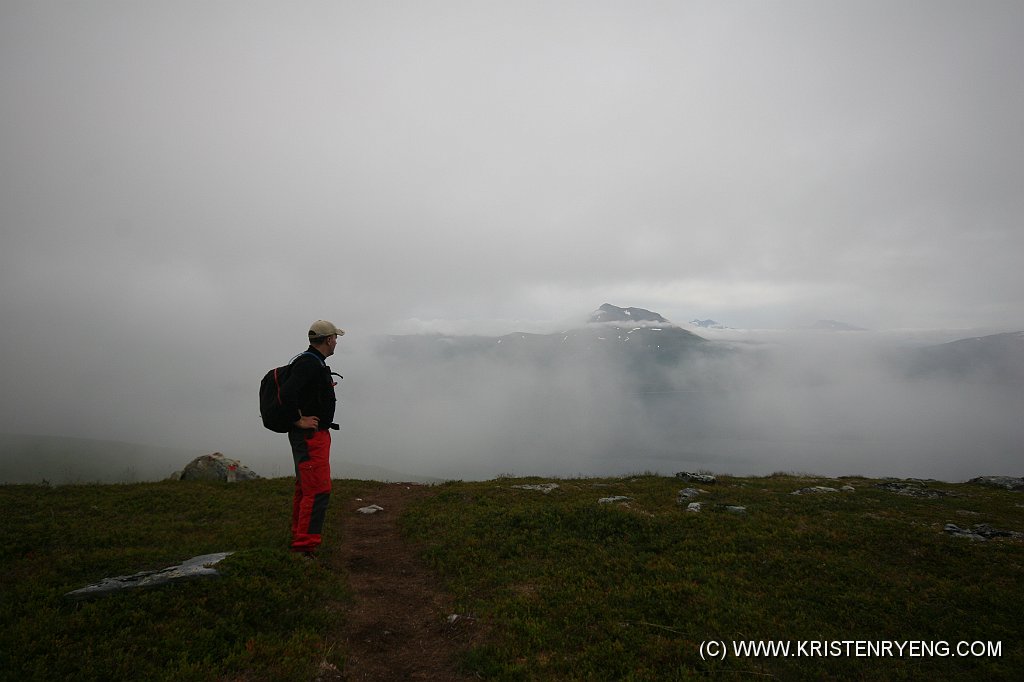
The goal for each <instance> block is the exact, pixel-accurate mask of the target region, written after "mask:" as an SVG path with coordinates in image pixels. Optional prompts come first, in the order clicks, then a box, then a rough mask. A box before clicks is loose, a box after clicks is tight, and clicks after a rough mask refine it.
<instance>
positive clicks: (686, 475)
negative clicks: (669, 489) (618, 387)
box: [676, 471, 718, 485]
mask: <svg viewBox="0 0 1024 682" xmlns="http://www.w3.org/2000/svg"><path fill="white" fill-rule="evenodd" d="M676 478H681V479H683V480H684V481H692V482H694V483H706V484H708V485H711V484H712V483H716V482H717V481H718V479H716V478H715V477H714V476H713V475H711V474H695V473H692V472H689V471H680V472H679V473H677V474H676Z"/></svg>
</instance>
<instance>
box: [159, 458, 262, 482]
mask: <svg viewBox="0 0 1024 682" xmlns="http://www.w3.org/2000/svg"><path fill="white" fill-rule="evenodd" d="M171 478H173V479H174V480H177V481H227V482H228V483H234V482H236V481H252V480H255V479H257V478H261V476H260V475H259V474H257V473H256V472H255V471H253V470H252V469H249V468H248V467H246V466H244V465H242V464H241V463H239V461H238V460H237V459H231V458H230V457H225V456H224V455H222V454H221V453H219V452H214V453H213V454H209V455H202V456H201V457H196V458H195V459H194V460H192V461H191V462H189V463H188V464H187V465H186V466H185V468H184V469H182V470H181V471H179V472H177V473H175V474H174V475H173V476H171Z"/></svg>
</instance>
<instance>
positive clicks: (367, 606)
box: [333, 483, 479, 681]
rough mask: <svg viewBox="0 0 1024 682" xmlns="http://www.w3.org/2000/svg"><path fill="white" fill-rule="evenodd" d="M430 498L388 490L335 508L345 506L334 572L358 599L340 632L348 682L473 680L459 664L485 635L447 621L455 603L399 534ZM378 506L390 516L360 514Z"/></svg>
mask: <svg viewBox="0 0 1024 682" xmlns="http://www.w3.org/2000/svg"><path fill="white" fill-rule="evenodd" d="M430 494H432V491H431V489H430V488H428V487H427V486H422V485H417V484H413V483H389V484H387V485H384V486H382V487H380V488H374V489H369V490H367V491H364V492H363V493H361V494H360V495H359V497H360V499H347V500H336V501H334V504H343V505H345V511H344V527H343V528H342V533H341V535H342V537H341V547H340V551H339V552H338V553H337V554H336V555H335V556H334V557H333V562H334V563H335V566H334V568H337V569H338V570H341V571H344V572H346V573H347V574H348V576H349V584H350V586H351V588H352V591H353V598H354V603H353V604H352V605H351V606H349V607H347V609H346V619H345V620H346V626H345V629H344V631H343V632H342V633H341V640H342V641H341V646H342V647H343V650H344V651H345V653H346V658H347V660H346V664H345V669H344V670H343V671H341V673H342V679H345V680H375V681H376V680H439V681H446V680H468V679H473V678H469V677H466V676H461V675H459V674H458V673H457V671H456V669H455V664H454V660H455V657H456V655H457V654H458V653H459V652H460V651H462V650H464V649H465V648H467V647H468V646H469V645H470V643H471V641H472V638H473V637H475V636H477V635H478V634H479V633H477V632H475V630H476V628H475V627H474V622H473V621H471V620H466V619H461V618H460V619H458V620H456V621H455V622H454V623H449V622H448V616H450V615H452V614H454V613H455V611H454V606H453V605H452V601H451V598H450V597H449V596H448V595H446V594H445V593H444V592H443V591H442V590H441V587H440V585H439V584H438V581H437V580H436V578H435V576H434V575H433V574H432V573H431V571H430V570H428V569H427V567H426V566H425V565H424V564H423V562H422V561H421V560H420V559H419V558H418V557H417V555H416V549H415V547H413V546H411V545H410V544H409V543H408V542H406V541H405V540H403V538H402V537H401V534H400V532H399V530H398V524H397V521H398V517H399V515H400V514H401V513H402V510H403V509H405V507H406V505H407V504H408V503H409V502H411V501H413V500H416V499H421V498H422V497H424V496H426V495H430ZM373 504H376V505H378V506H380V507H383V508H384V510H383V511H380V512H377V513H376V514H361V513H358V512H357V511H356V510H357V509H359V508H360V507H366V506H369V505H373Z"/></svg>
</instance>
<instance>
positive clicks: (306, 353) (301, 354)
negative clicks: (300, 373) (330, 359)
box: [288, 350, 327, 367]
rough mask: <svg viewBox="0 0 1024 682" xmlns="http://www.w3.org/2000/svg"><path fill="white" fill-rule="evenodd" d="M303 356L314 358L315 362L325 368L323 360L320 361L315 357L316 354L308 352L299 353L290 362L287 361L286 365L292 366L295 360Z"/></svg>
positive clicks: (325, 364)
mask: <svg viewBox="0 0 1024 682" xmlns="http://www.w3.org/2000/svg"><path fill="white" fill-rule="evenodd" d="M303 355H308V356H309V357H311V358H316V360H317V361H318V362H319V363H320V366H321V367H326V366H327V363H326V362H324V361H323V360H321V359H320V356H319V355H317V354H316V353H310V352H309V351H308V350H304V351H302V352H301V353H299V354H298V355H296V356H295V357H294V358H292V359H291V360H289V361H288V364H289V365H290V364H292V363H293V362H295V361H296V360H298V359H299V358H301V357H302V356H303Z"/></svg>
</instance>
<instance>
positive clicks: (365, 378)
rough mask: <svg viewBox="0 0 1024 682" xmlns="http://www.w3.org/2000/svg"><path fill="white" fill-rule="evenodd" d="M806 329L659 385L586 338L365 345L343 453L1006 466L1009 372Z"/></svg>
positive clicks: (583, 467)
mask: <svg viewBox="0 0 1024 682" xmlns="http://www.w3.org/2000/svg"><path fill="white" fill-rule="evenodd" d="M809 336H810V338H807V337H808V335H807V334H801V333H795V332H794V333H790V334H786V335H784V338H780V335H779V334H778V333H774V334H772V335H770V341H769V340H764V341H751V340H750V339H749V338H748V339H747V340H746V341H744V342H743V343H733V344H730V345H729V348H730V350H729V352H727V353H725V354H724V355H723V354H719V353H715V354H704V353H694V354H693V355H692V356H691V357H687V358H684V359H683V360H682V361H681V362H680V363H679V364H678V365H675V366H668V367H661V368H660V369H661V370H662V372H663V374H662V376H663V378H664V382H663V383H661V384H660V385H658V386H651V385H649V384H648V385H644V384H642V383H641V382H638V380H637V376H636V374H635V373H634V372H632V371H631V370H630V369H628V368H627V367H626V366H624V365H623V363H621V362H616V361H615V358H614V357H613V356H609V355H607V354H604V353H602V352H601V351H600V350H598V351H595V352H594V353H593V354H589V355H587V356H578V357H562V358H560V359H559V360H558V361H554V362H536V361H534V360H533V359H528V358H518V359H517V358H514V357H509V356H503V357H495V356H493V355H488V354H486V353H482V354H478V355H473V356H472V357H464V356H457V357H454V358H449V359H446V360H436V361H434V362H429V363H424V362H422V358H413V359H401V358H395V357H393V356H390V355H388V354H386V353H385V354H383V355H382V354H376V355H371V354H367V357H361V358H360V359H359V361H358V362H353V367H352V372H353V373H354V374H353V375H352V378H351V379H346V383H345V386H344V391H343V393H344V394H345V395H346V396H347V399H346V403H347V404H346V406H345V408H344V409H343V416H342V417H341V419H342V423H343V424H344V427H345V428H344V429H343V431H342V432H341V434H340V436H341V439H342V443H343V445H342V446H341V447H342V452H350V451H351V452H356V453H363V455H364V456H366V459H365V460H364V461H365V462H367V463H375V464H380V465H382V466H385V467H388V468H392V469H400V470H405V471H415V472H417V473H423V474H428V475H433V476H440V477H445V478H490V477H494V476H497V475H501V474H515V475H540V476H545V475H557V476H575V475H588V476H592V475H624V474H629V473H637V472H643V471H651V472H656V473H661V474H668V475H671V474H673V473H675V472H677V471H684V470H697V469H700V470H709V471H714V472H719V473H732V474H758V475H760V474H768V473H771V472H775V471H787V472H805V473H813V474H820V475H867V476H908V477H922V478H929V477H931V478H940V479H944V480H962V479H965V478H969V477H973V476H976V475H982V474H984V473H986V472H1010V471H1015V470H1017V468H1019V461H1020V455H1021V452H1020V447H1021V446H1020V443H1022V442H1024V427H1022V426H1021V420H1020V419H1019V415H1020V414H1021V408H1024V396H1022V392H1021V386H1020V385H1019V384H1016V385H1010V386H996V385H992V384H991V383H990V382H987V381H986V382H982V381H972V380H970V379H966V380H965V379H963V378H952V377H946V378H937V377H926V378H910V377H908V376H907V373H906V361H905V359H904V356H903V355H902V354H903V353H904V352H905V351H906V350H907V347H906V345H905V343H904V342H903V341H902V340H901V339H893V338H881V339H880V338H877V337H874V336H872V335H870V334H869V335H867V336H868V338H865V337H864V336H858V335H857V334H853V335H852V336H853V337H854V338H850V336H849V335H842V334H840V335H830V334H825V335H814V334H811V335H809ZM719 343H723V342H719ZM353 360H355V358H353Z"/></svg>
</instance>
